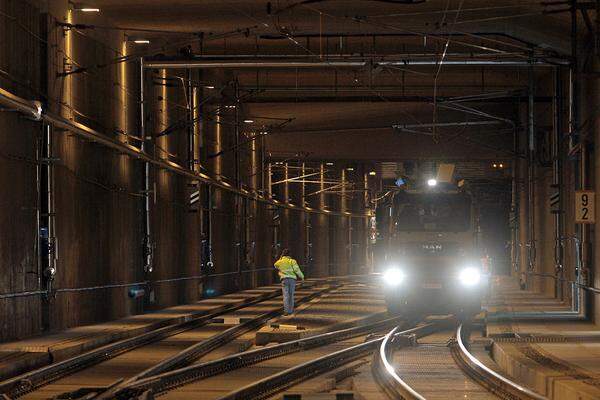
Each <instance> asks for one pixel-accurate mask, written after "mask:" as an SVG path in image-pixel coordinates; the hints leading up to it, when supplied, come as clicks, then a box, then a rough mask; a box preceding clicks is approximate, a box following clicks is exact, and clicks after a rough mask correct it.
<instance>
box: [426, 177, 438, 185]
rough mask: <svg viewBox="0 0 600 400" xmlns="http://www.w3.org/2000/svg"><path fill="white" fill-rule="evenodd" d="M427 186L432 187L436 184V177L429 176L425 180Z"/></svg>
mask: <svg viewBox="0 0 600 400" xmlns="http://www.w3.org/2000/svg"><path fill="white" fill-rule="evenodd" d="M427 186H429V187H434V186H437V179H434V178H430V179H428V180H427Z"/></svg>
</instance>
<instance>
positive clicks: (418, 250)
mask: <svg viewBox="0 0 600 400" xmlns="http://www.w3.org/2000/svg"><path fill="white" fill-rule="evenodd" d="M383 211H384V212H386V213H387V216H386V217H387V218H388V221H387V223H386V224H385V223H384V224H383V225H386V228H387V232H386V233H387V238H385V239H386V241H385V242H384V244H383V246H382V247H384V248H385V257H383V259H382V258H380V259H379V261H378V263H379V266H378V269H379V270H380V272H381V278H382V280H383V287H384V291H385V297H386V302H387V305H388V310H389V311H390V312H392V313H394V314H403V315H415V316H417V315H422V314H447V313H453V314H457V315H460V316H464V317H468V316H472V315H474V314H477V313H479V311H480V310H481V299H482V297H483V294H484V291H485V289H486V288H487V279H488V277H487V276H486V275H485V273H484V272H485V271H483V270H482V266H481V261H480V257H479V255H478V254H477V251H476V246H475V243H476V235H477V229H475V223H474V218H473V208H472V204H471V198H470V196H468V195H467V194H466V193H458V192H457V193H408V192H401V193H398V194H397V195H396V196H395V197H394V200H393V202H392V203H391V204H390V208H389V209H387V210H383ZM383 236H385V235H383Z"/></svg>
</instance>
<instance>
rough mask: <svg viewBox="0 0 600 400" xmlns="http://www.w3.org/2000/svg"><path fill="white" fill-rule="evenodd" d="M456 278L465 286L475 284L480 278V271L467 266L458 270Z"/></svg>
mask: <svg viewBox="0 0 600 400" xmlns="http://www.w3.org/2000/svg"><path fill="white" fill-rule="evenodd" d="M458 278H459V279H460V281H461V283H462V284H463V285H465V286H475V285H477V284H478V283H479V281H480V280H481V273H480V272H479V270H478V269H477V268H473V267H468V268H465V269H463V270H462V271H460V274H459V275H458Z"/></svg>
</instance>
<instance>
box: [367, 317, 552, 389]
mask: <svg viewBox="0 0 600 400" xmlns="http://www.w3.org/2000/svg"><path fill="white" fill-rule="evenodd" d="M396 330H397V328H396V329H394V330H392V331H390V332H389V333H388V334H387V335H386V336H385V338H384V339H383V340H382V342H381V344H380V346H379V348H378V350H377V352H376V354H375V359H374V363H373V375H374V377H375V379H376V381H377V383H378V384H379V386H380V388H381V390H382V391H383V392H385V393H386V394H387V396H388V397H389V398H393V399H404V400H426V399H428V398H459V397H460V398H463V397H465V398H467V397H468V398H477V399H498V398H500V399H505V400H547V398H546V397H544V396H541V395H539V394H538V393H535V392H534V391H532V390H530V389H528V388H526V387H524V386H523V385H520V384H519V383H517V382H515V381H513V380H511V379H509V378H507V377H505V376H504V375H502V374H501V373H500V372H499V371H498V369H497V368H494V365H493V361H492V360H491V359H489V358H488V359H486V352H485V350H484V349H483V348H482V346H481V344H470V343H469V342H468V340H469V333H465V330H466V329H465V326H463V325H462V324H461V325H459V326H458V328H457V329H456V330H455V332H454V335H453V336H450V332H438V337H437V340H430V341H429V342H426V343H424V344H423V345H420V346H418V347H412V348H408V349H406V350H405V351H403V352H402V354H400V355H397V356H395V354H394V350H395V348H396V347H397V346H396V345H395V343H394V338H395V336H396V335H397V333H396ZM440 338H442V340H440ZM444 339H446V340H445V342H446V343H444ZM473 348H475V351H473ZM476 352H477V353H476Z"/></svg>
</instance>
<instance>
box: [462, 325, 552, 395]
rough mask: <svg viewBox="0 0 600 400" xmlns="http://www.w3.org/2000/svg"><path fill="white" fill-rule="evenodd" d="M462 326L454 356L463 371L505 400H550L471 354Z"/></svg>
mask: <svg viewBox="0 0 600 400" xmlns="http://www.w3.org/2000/svg"><path fill="white" fill-rule="evenodd" d="M462 328H463V326H462V324H461V325H459V327H458V328H457V329H456V338H455V340H456V343H454V345H453V346H452V356H453V357H454V360H455V361H456V363H457V364H458V365H459V366H460V367H461V369H462V370H463V371H464V372H465V373H466V374H467V375H468V376H470V377H471V378H473V379H474V380H475V381H476V382H477V383H479V384H480V385H482V386H483V387H485V388H486V389H488V390H489V391H490V392H492V393H494V394H496V395H498V396H499V397H502V398H504V399H519V400H548V398H547V397H544V396H542V395H540V394H538V393H536V392H534V391H532V390H531V389H528V388H526V387H525V386H523V385H520V384H518V383H517V382H515V381H513V380H511V379H509V378H507V377H505V376H503V375H501V374H499V373H498V372H496V371H494V370H492V369H490V368H489V367H487V366H486V365H485V364H483V363H482V362H481V361H479V360H478V359H477V358H476V357H475V356H474V355H473V354H471V353H470V352H469V350H468V349H467V346H466V345H465V343H464V341H463V337H462V333H463V329H462Z"/></svg>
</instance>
